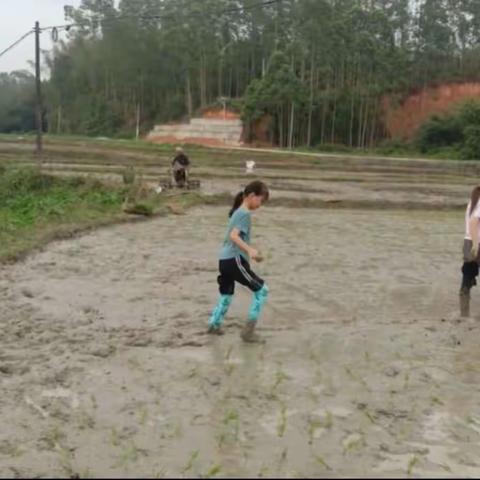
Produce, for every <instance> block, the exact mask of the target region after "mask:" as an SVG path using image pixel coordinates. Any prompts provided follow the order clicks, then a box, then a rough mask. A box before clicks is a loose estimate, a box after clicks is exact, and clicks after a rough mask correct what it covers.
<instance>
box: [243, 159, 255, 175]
mask: <svg viewBox="0 0 480 480" xmlns="http://www.w3.org/2000/svg"><path fill="white" fill-rule="evenodd" d="M245 167H246V169H247V170H246V172H247V173H253V169H254V168H255V162H254V161H253V160H247V161H246V162H245Z"/></svg>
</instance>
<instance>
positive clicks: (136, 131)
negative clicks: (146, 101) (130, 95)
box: [135, 102, 140, 140]
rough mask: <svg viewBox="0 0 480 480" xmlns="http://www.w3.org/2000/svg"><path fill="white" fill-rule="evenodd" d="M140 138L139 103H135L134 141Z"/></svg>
mask: <svg viewBox="0 0 480 480" xmlns="http://www.w3.org/2000/svg"><path fill="white" fill-rule="evenodd" d="M139 137H140V102H138V103H137V121H136V129H135V139H136V140H138V138H139Z"/></svg>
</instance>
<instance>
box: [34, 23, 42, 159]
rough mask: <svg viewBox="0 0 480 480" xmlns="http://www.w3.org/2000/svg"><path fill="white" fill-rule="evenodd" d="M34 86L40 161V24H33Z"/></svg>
mask: <svg viewBox="0 0 480 480" xmlns="http://www.w3.org/2000/svg"><path fill="white" fill-rule="evenodd" d="M35 84H36V90H37V94H36V115H35V119H36V126H37V146H36V150H35V153H36V154H37V156H38V158H39V159H40V161H41V158H42V133H43V125H42V83H41V78H40V24H39V23H38V22H35Z"/></svg>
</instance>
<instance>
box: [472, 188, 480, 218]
mask: <svg viewBox="0 0 480 480" xmlns="http://www.w3.org/2000/svg"><path fill="white" fill-rule="evenodd" d="M479 199H480V186H477V187H475V188H474V189H473V190H472V195H471V196H470V215H471V214H472V213H473V211H474V210H475V208H476V207H477V204H478V200H479Z"/></svg>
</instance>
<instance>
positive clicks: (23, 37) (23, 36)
mask: <svg viewBox="0 0 480 480" xmlns="http://www.w3.org/2000/svg"><path fill="white" fill-rule="evenodd" d="M32 33H33V30H29V31H28V32H27V33H25V35H22V36H21V37H20V38H19V39H18V40H17V41H16V42H14V43H12V44H11V45H10V46H9V47H7V48H6V49H5V50H3V51H2V52H0V57H2V56H3V55H5V54H6V53H7V52H8V51H9V50H11V49H12V48H14V47H16V46H17V45H18V44H19V43H20V42H21V41H23V40H24V39H25V38H27V37H28V36H29V35H31V34H32Z"/></svg>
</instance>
